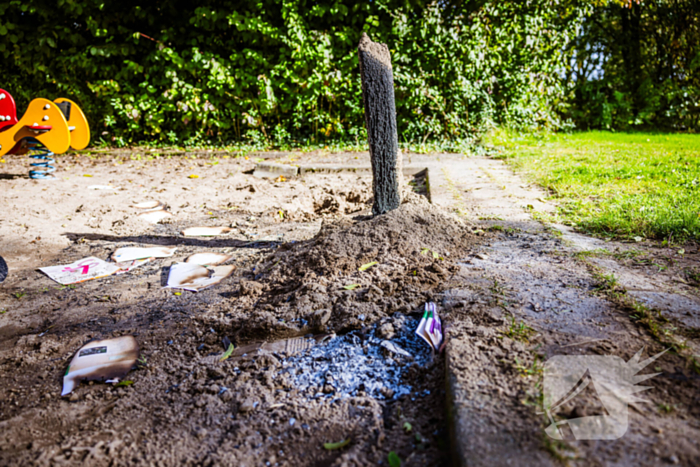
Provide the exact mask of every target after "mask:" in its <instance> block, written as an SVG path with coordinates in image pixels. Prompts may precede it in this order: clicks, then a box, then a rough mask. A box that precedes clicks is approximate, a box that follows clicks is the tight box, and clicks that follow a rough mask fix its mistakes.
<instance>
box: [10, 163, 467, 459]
mask: <svg viewBox="0 0 700 467" xmlns="http://www.w3.org/2000/svg"><path fill="white" fill-rule="evenodd" d="M71 161H73V160H72V159H71ZM10 162H11V163H10V167H15V166H19V165H20V161H19V160H17V161H15V160H12V161H10ZM118 162H122V163H124V165H126V164H131V165H133V167H124V166H123V165H122V166H121V167H120V170H119V178H118V179H115V178H113V177H114V176H115V175H116V174H114V175H110V173H111V172H112V170H113V169H112V168H111V167H114V165H113V164H118ZM201 162H202V161H201V160H196V161H194V162H193V161H191V160H190V161H183V160H181V159H180V160H175V159H172V160H163V159H161V160H159V161H158V162H157V163H156V162H153V161H151V162H138V161H131V162H129V160H127V159H124V158H122V159H118V158H117V159H115V162H112V161H110V160H104V159H103V160H99V159H95V160H85V159H83V158H76V159H75V162H74V166H73V167H72V168H71V169H68V168H67V167H65V166H64V168H63V171H62V172H61V173H62V175H65V177H63V179H59V180H57V181H55V182H54V184H53V185H50V186H49V185H43V186H41V187H40V188H39V189H38V191H39V192H38V193H36V191H37V189H36V188H34V187H33V185H32V184H33V183H34V182H32V181H29V180H23V179H13V180H11V181H10V180H6V181H3V183H13V184H14V185H11V187H12V188H11V189H10V190H9V195H10V201H11V204H12V207H13V209H14V210H13V215H14V216H15V217H14V218H10V217H9V216H8V215H7V213H5V214H4V217H3V219H2V222H1V223H0V230H2V231H3V235H4V238H8V239H10V240H11V241H10V242H9V243H5V244H4V245H3V251H2V253H3V256H5V257H6V258H8V259H9V264H10V275H9V277H8V279H7V280H6V282H5V283H3V284H2V289H0V309H2V310H4V311H5V312H4V313H3V314H2V315H0V319H1V320H2V321H3V323H2V324H3V326H2V328H1V329H2V332H0V374H2V375H3V378H2V380H1V381H0V391H2V392H3V394H5V395H6V397H4V398H3V400H1V401H0V427H2V431H3V435H2V436H1V437H0V463H3V464H8V463H15V464H17V463H21V464H23V465H60V464H68V463H70V464H74V463H76V462H83V463H85V464H86V465H104V464H107V463H109V464H112V465H134V464H147V463H155V464H158V463H162V464H165V465H175V464H177V465H271V466H272V465H373V464H377V463H379V462H381V461H384V462H386V457H387V454H388V452H389V451H395V452H397V453H398V455H399V456H400V457H401V459H403V460H404V462H405V464H406V465H444V464H446V463H447V461H448V452H449V450H448V441H447V439H448V435H447V426H446V419H445V414H444V401H445V391H444V371H445V370H444V364H443V361H442V358H440V357H439V356H436V357H435V358H434V359H433V358H429V357H428V356H426V352H427V350H426V349H427V346H425V344H424V343H422V342H420V341H419V340H418V337H417V336H415V335H413V334H412V333H411V332H410V331H411V325H412V323H414V322H415V320H416V318H418V317H419V314H418V313H416V312H417V311H418V310H419V309H420V308H421V307H422V305H423V303H424V301H426V300H433V299H435V298H436V297H439V293H440V291H441V290H442V289H443V286H444V284H445V283H446V282H447V280H448V279H449V277H450V275H451V274H452V271H454V269H455V267H456V266H455V264H456V259H455V258H457V257H459V256H461V255H462V254H465V253H466V252H467V251H468V250H469V249H470V248H471V247H472V245H473V244H474V243H478V242H477V241H478V240H480V237H476V236H474V235H472V234H471V233H470V230H469V229H467V228H466V227H464V226H462V225H461V224H460V223H459V222H456V221H455V220H454V218H452V217H451V216H449V215H446V214H443V213H442V212H440V211H439V210H437V209H435V208H434V207H433V206H431V205H430V204H429V203H428V202H427V200H426V199H425V198H424V197H422V196H419V195H416V194H413V195H410V196H409V197H408V199H407V202H406V203H404V204H403V205H402V206H401V208H400V209H399V210H397V211H394V212H393V213H390V214H388V215H386V216H382V217H379V218H371V217H368V216H367V215H366V214H367V213H368V207H369V206H370V205H371V204H370V202H371V200H370V193H371V189H370V187H371V185H370V183H368V181H370V182H371V178H368V177H367V176H366V175H365V176H358V175H355V174H339V175H333V174H331V175H313V176H310V177H307V178H305V179H302V178H300V179H294V180H289V181H281V180H259V179H254V178H253V177H251V176H250V175H246V174H245V173H244V172H245V171H247V170H249V169H248V167H249V165H248V163H247V162H245V161H243V160H236V161H224V160H220V164H219V166H217V167H218V170H220V171H219V172H217V174H216V175H215V174H214V173H213V172H211V171H209V168H208V167H207V166H205V165H200V163H201ZM187 164H192V165H191V166H190V165H187ZM222 166H223V167H222ZM193 167H194V168H193ZM145 168H149V171H146V170H144V169H145ZM203 170H207V172H204V173H205V175H204V176H203V178H205V177H206V178H208V179H209V180H208V182H207V183H206V184H199V185H195V184H193V180H192V179H187V178H185V176H186V175H187V174H189V173H192V172H195V171H199V172H200V173H201V172H202V171H203ZM88 171H89V172H88ZM82 173H89V174H90V175H93V177H88V178H90V180H89V181H88V180H87V179H85V180H84V179H83V178H81V177H78V178H76V177H75V176H76V175H81V174H82ZM66 177H68V178H69V180H65V178H66ZM158 177H161V178H160V179H159V178H158ZM127 179H128V180H131V182H130V183H129V184H130V185H131V184H134V183H135V184H141V185H144V186H143V187H140V188H139V189H138V190H132V189H128V190H114V191H104V192H102V191H99V190H98V191H90V192H86V193H88V195H86V197H84V198H83V199H72V198H73V197H72V196H69V193H71V192H73V191H75V190H76V189H78V188H80V187H81V186H82V185H83V184H85V185H87V183H88V182H89V184H90V185H92V184H105V185H106V184H107V183H109V182H110V181H111V182H112V185H113V186H119V185H124V182H125V180H127ZM195 180H196V179H195ZM188 184H190V186H188ZM76 185H78V186H76ZM151 185H153V188H147V187H150V186H151ZM158 185H160V186H161V187H159V186H158ZM182 187H184V188H187V190H182ZM44 188H46V189H47V190H48V189H51V190H52V193H53V196H52V197H51V198H50V199H49V200H47V201H42V203H43V208H42V209H44V211H43V212H44V213H45V214H46V216H45V217H44V218H42V217H40V216H37V213H36V212H35V208H34V206H35V205H36V204H38V203H39V202H40V201H39V198H40V197H41V196H43V195H44V194H45V192H42V190H43V189H44ZM84 189H86V190H87V186H86V187H84ZM135 200H137V201H142V200H158V201H161V202H162V203H163V204H164V205H165V207H166V208H167V209H168V210H169V211H170V212H172V214H173V218H172V220H171V221H169V222H168V223H165V224H158V225H155V226H151V225H149V224H147V223H143V222H142V221H141V220H140V219H138V215H137V212H136V211H135V210H134V209H133V208H132V207H131V205H132V204H133V201H135ZM52 203H55V206H54V205H53V204H52ZM62 223H64V224H65V225H66V227H63V228H61V229H58V228H56V226H57V225H62ZM17 224H20V225H23V226H25V227H19V226H18V225H17ZM201 225H205V226H226V227H231V228H232V229H233V230H232V231H231V232H230V233H229V234H228V235H227V236H222V237H218V238H214V239H203V238H185V237H183V236H182V234H181V232H182V230H183V229H184V228H186V227H191V226H201ZM18 228H19V229H21V230H22V232H20V230H18ZM27 232H29V233H27ZM153 245H162V246H175V247H177V251H176V253H175V255H174V256H173V257H172V258H167V259H159V260H155V261H152V262H150V263H147V264H145V265H143V266H141V267H139V268H138V269H135V270H133V271H131V272H129V273H127V274H124V275H121V276H111V277H108V278H105V279H100V280H95V281H90V282H86V283H82V284H77V285H75V286H59V285H58V284H55V283H53V282H52V281H50V280H49V279H48V278H47V277H46V276H44V275H42V274H41V273H40V272H38V271H36V270H35V269H34V268H36V267H38V266H46V265H57V264H67V263H70V262H72V261H74V260H76V259H80V258H83V257H86V256H96V257H99V258H102V259H107V258H109V257H110V256H111V254H112V253H113V252H114V250H115V249H116V248H119V247H126V246H153ZM204 251H211V252H217V253H224V254H227V255H231V256H232V259H231V260H230V261H229V262H228V263H227V264H235V265H236V269H235V271H234V273H233V275H232V276H231V277H229V278H227V279H225V280H224V281H223V282H222V283H221V284H219V285H217V286H216V287H213V288H211V289H207V290H205V291H202V292H200V293H196V294H195V293H189V292H177V291H174V290H164V289H163V288H162V287H163V286H164V285H165V283H166V280H167V277H168V272H169V266H170V265H171V264H173V263H174V262H178V261H183V260H184V259H185V258H187V257H188V256H190V255H191V254H193V253H201V252H204ZM374 261H376V262H377V264H376V265H374V266H372V267H370V268H368V269H367V270H365V271H359V270H358V269H359V268H360V267H361V266H362V265H363V264H366V263H370V262H374ZM351 284H357V286H356V287H348V288H344V286H348V285H351ZM389 325H390V326H389ZM375 326H378V327H377V328H375ZM389 327H394V332H395V334H396V336H390V335H389V334H390V333H389V331H388V329H389ZM316 332H336V333H337V334H338V335H339V337H338V338H337V339H338V342H346V343H347V341H348V340H350V341H352V342H354V340H353V337H352V336H355V337H356V338H357V339H360V340H361V341H362V343H361V345H360V347H359V349H362V352H364V349H365V348H367V352H368V353H367V354H364V353H363V355H367V356H368V357H371V360H372V365H377V366H372V365H369V363H368V365H369V366H368V368H369V370H368V372H367V373H365V376H366V377H367V383H368V384H367V385H366V386H364V387H361V386H359V385H358V386H356V387H353V388H354V389H352V390H350V389H349V388H350V386H344V385H341V384H340V381H339V380H336V381H335V383H336V384H335V385H333V384H326V383H329V382H330V379H332V377H331V378H330V379H329V378H324V380H323V381H319V382H318V384H313V385H311V384H308V385H304V384H299V383H300V382H299V381H297V380H295V378H302V376H303V375H305V374H307V373H309V371H311V370H309V369H308V368H307V367H308V365H309V364H310V365H311V366H312V367H314V366H318V364H319V361H318V360H313V361H312V362H311V363H309V360H308V359H309V358H318V356H316V357H313V355H315V354H308V356H303V355H302V356H298V357H294V356H288V355H282V354H279V353H278V354H276V355H275V354H274V353H269V352H264V351H262V352H258V351H256V352H253V353H250V354H248V355H246V356H245V357H242V358H235V359H234V358H232V359H230V360H227V361H224V362H219V361H218V356H220V355H221V354H222V353H223V351H224V346H223V345H222V340H223V339H224V338H225V337H227V338H230V339H231V340H232V341H233V342H234V343H235V344H236V346H244V345H246V344H250V343H255V342H261V341H273V340H275V339H279V338H290V337H296V336H304V335H307V334H310V333H316ZM349 332H353V334H352V335H349V334H348V333H349ZM120 335H134V336H135V337H136V339H137V340H138V342H139V345H140V347H141V356H142V357H143V358H142V362H141V363H140V364H139V365H138V369H135V370H132V371H131V372H130V373H129V374H128V375H127V379H128V380H130V381H133V382H134V383H133V384H132V385H130V386H127V387H113V386H110V385H105V384H100V383H83V384H81V385H80V386H79V387H78V388H77V389H75V390H74V391H73V393H72V394H71V395H70V396H69V397H64V398H61V397H59V393H60V388H61V378H62V375H63V373H64V371H65V368H66V365H67V364H68V362H69V361H70V359H71V358H72V356H73V354H74V352H75V351H76V350H77V349H78V348H80V347H81V346H82V345H83V344H85V343H86V342H87V341H89V340H91V339H101V338H106V337H115V336H120ZM380 336H383V337H380ZM383 339H394V341H395V342H397V344H396V345H399V346H401V347H402V348H405V349H408V350H409V351H411V352H413V353H419V352H422V356H420V355H416V357H415V359H414V361H412V362H407V361H404V360H401V359H400V358H397V357H396V356H392V355H390V354H388V353H387V352H386V351H382V350H380V348H378V346H379V345H380V344H381V340H383ZM396 339H399V340H396ZM376 340H380V342H379V343H378V342H376ZM329 345H330V344H329ZM421 346H422V347H421ZM317 349H318V350H315V351H319V352H320V351H321V349H322V346H319V347H317ZM419 349H422V350H419ZM341 350H342V349H341ZM341 350H338V351H341ZM355 350H358V349H355ZM321 358H322V357H321ZM303 359H307V360H304V361H302V360H303ZM326 361H328V360H326ZM382 369H384V370H386V371H388V373H387V374H386V375H380V374H379V373H376V374H375V373H372V372H379V371H380V370H382ZM290 370H293V371H291V372H290ZM331 370H332V369H330V368H329V370H328V371H331ZM370 370H371V371H370ZM318 371H320V367H318ZM300 372H301V373H300ZM326 372H327V371H326ZM370 373H372V375H374V376H372V375H370ZM309 374H311V375H314V376H313V377H312V378H311V379H314V378H316V377H317V376H318V374H317V372H316V373H314V372H311V373H309ZM380 376H383V377H384V379H382V378H379V377H380ZM324 377H325V375H324ZM372 378H374V379H372ZM311 379H309V378H307V379H306V381H309V382H310V381H311ZM374 380H376V384H375V383H371V381H374ZM321 382H323V384H321ZM359 384H361V382H360V383H359ZM327 386H328V387H327ZM372 388H373V389H372ZM392 391H393V392H392ZM319 392H320V393H322V394H323V395H322V396H320V397H318V393H319ZM407 424H408V425H407ZM408 427H410V428H408ZM345 439H350V440H351V441H350V444H349V445H348V446H347V447H345V448H343V449H341V450H337V451H328V450H325V449H324V448H323V443H327V442H338V441H341V440H345Z"/></svg>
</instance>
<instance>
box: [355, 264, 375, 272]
mask: <svg viewBox="0 0 700 467" xmlns="http://www.w3.org/2000/svg"><path fill="white" fill-rule="evenodd" d="M376 264H379V263H377V262H376V261H372V262H371V263H367V264H363V265H362V266H360V267H359V268H358V269H357V270H358V271H360V272H362V271H366V270H368V269H369V268H371V267H372V266H374V265H376Z"/></svg>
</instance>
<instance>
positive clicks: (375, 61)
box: [357, 33, 402, 216]
mask: <svg viewBox="0 0 700 467" xmlns="http://www.w3.org/2000/svg"><path fill="white" fill-rule="evenodd" d="M357 51H358V53H359V57H360V77H361V78H362V103H363V105H364V108H365V126H366V128H367V139H368V140H369V154H370V158H371V160H372V188H373V191H374V205H373V206H372V214H374V215H375V216H376V215H379V214H384V213H385V212H388V211H391V210H392V209H396V208H398V207H399V204H401V188H400V187H401V178H402V173H401V155H400V154H399V136H398V134H397V132H396V104H395V102H394V72H393V70H392V68H391V56H390V55H389V48H388V47H387V46H386V44H380V43H377V42H372V40H371V39H370V38H369V36H367V34H365V33H362V39H360V45H359V46H358V48H357Z"/></svg>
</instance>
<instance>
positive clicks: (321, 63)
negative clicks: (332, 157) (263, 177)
mask: <svg viewBox="0 0 700 467" xmlns="http://www.w3.org/2000/svg"><path fill="white" fill-rule="evenodd" d="M699 17H700V15H699V14H698V1H697V0H641V1H640V2H637V1H636V0H634V1H629V0H523V1H517V2H503V1H498V0H441V1H437V2H426V1H423V0H372V1H349V0H254V1H236V0H195V1H191V2H184V1H182V0H163V1H159V2H143V1H138V0H122V1H120V2H105V1H104V0H9V1H5V2H3V3H0V57H2V63H3V80H2V81H0V86H2V87H4V88H5V89H7V90H9V91H10V92H11V93H12V94H13V95H14V96H15V98H16V99H17V101H18V103H19V106H20V112H21V111H22V109H23V108H24V107H25V106H26V104H27V103H28V102H29V100H30V99H31V98H34V97H37V96H42V97H57V96H65V97H69V98H72V99H75V100H76V101H77V102H78V103H79V104H80V105H81V106H82V107H83V108H84V110H85V111H86V113H87V115H88V118H89V119H90V123H91V125H92V128H93V134H94V135H95V136H96V138H95V139H100V138H102V139H103V140H104V141H105V142H107V143H110V144H119V145H121V144H129V143H132V142H141V141H159V142H163V143H173V144H175V143H177V144H183V143H195V144H196V143H202V142H206V141H212V142H216V143H222V142H224V143H225V142H230V141H241V140H247V141H249V142H264V143H265V144H270V143H272V144H278V145H281V144H285V143H287V142H289V141H290V140H292V139H293V140H296V141H302V142H316V143H322V142H324V141H328V140H345V141H353V140H363V139H364V129H363V127H364V125H363V112H362V107H361V98H360V96H361V88H360V79H359V70H358V64H357V50H356V47H357V44H358V42H359V38H360V35H361V33H362V32H367V33H368V34H369V35H370V37H371V38H372V39H373V40H375V41H380V42H384V43H386V44H387V45H388V46H389V48H390V50H391V53H392V57H393V63H394V78H395V87H396V98H397V113H398V115H397V121H398V125H399V135H400V139H401V140H402V141H412V142H416V141H418V142H420V141H425V140H428V139H430V140H459V139H463V138H465V137H468V136H469V135H470V134H473V133H474V132H475V131H478V130H479V129H481V128H484V127H485V126H488V125H492V124H505V125H510V126H517V127H529V128H561V127H563V126H566V125H567V122H568V121H574V122H576V123H577V124H578V125H579V126H582V127H603V128H606V127H610V128H624V127H629V126H630V125H636V124H663V125H669V126H675V127H682V128H696V129H697V128H698V125H699V123H698V102H700V99H699V98H698V96H699V94H698V89H700V83H698V79H700V78H699V77H700V73H698V68H699V67H700V54H699V44H700V36H699V33H698V28H699V24H698V18H699Z"/></svg>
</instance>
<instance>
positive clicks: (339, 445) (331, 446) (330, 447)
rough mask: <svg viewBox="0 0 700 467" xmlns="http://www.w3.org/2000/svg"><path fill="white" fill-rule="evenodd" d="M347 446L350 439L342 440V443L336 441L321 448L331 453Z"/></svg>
mask: <svg viewBox="0 0 700 467" xmlns="http://www.w3.org/2000/svg"><path fill="white" fill-rule="evenodd" d="M348 444H350V438H348V439H344V440H343V441H338V442H337V443H324V444H323V447H324V448H325V449H327V450H329V451H333V450H335V449H341V448H344V447H345V446H347V445H348Z"/></svg>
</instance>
